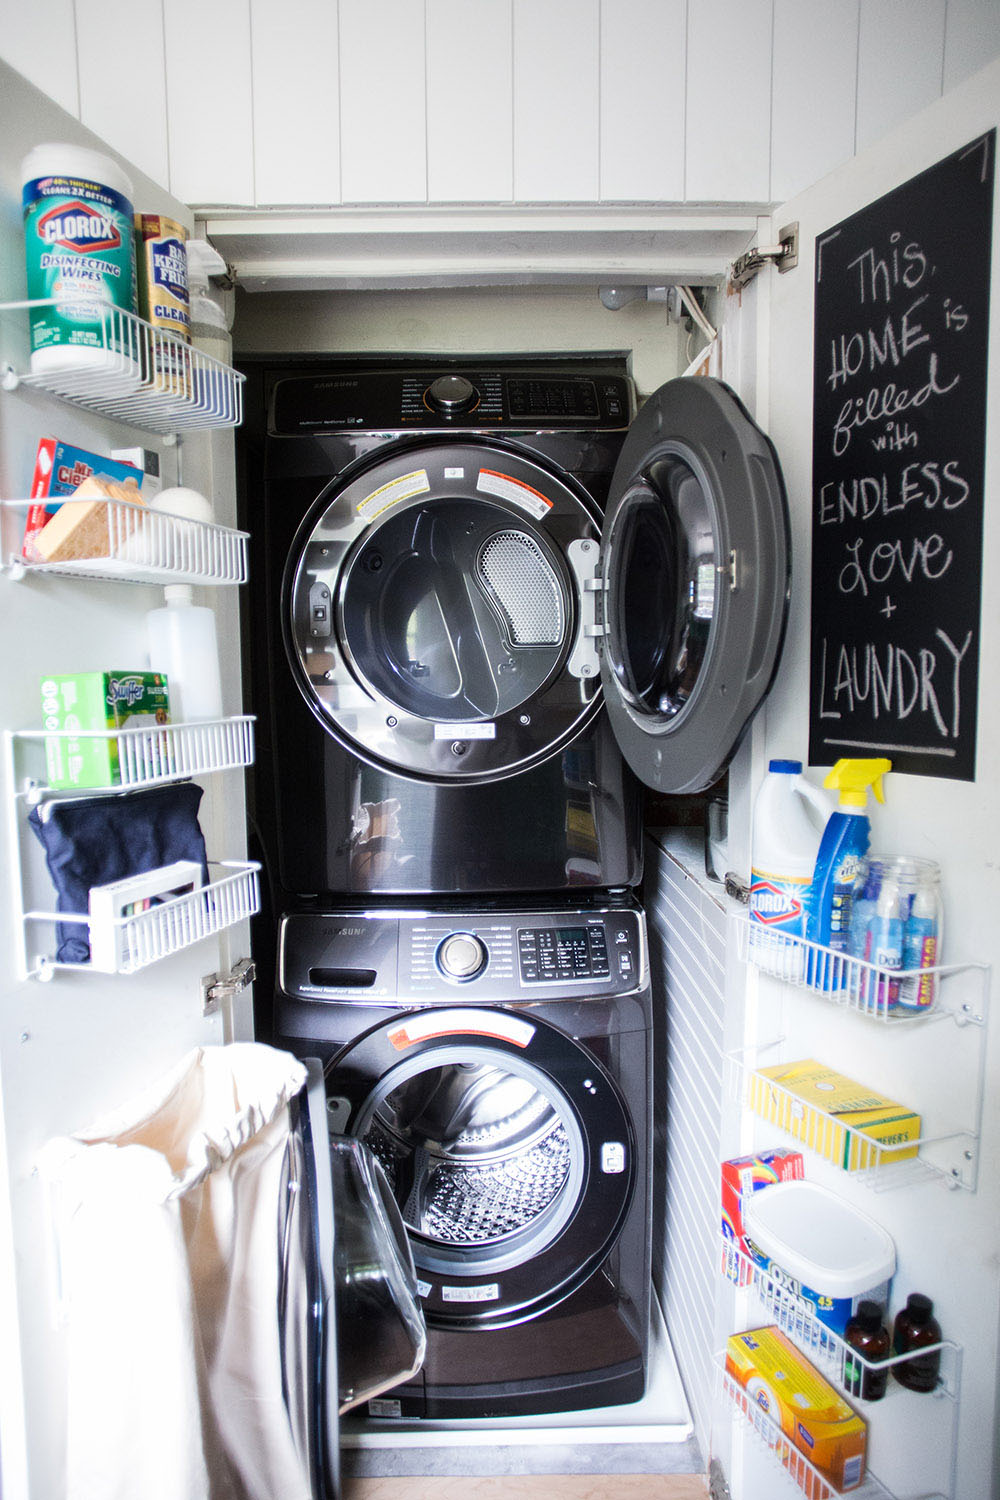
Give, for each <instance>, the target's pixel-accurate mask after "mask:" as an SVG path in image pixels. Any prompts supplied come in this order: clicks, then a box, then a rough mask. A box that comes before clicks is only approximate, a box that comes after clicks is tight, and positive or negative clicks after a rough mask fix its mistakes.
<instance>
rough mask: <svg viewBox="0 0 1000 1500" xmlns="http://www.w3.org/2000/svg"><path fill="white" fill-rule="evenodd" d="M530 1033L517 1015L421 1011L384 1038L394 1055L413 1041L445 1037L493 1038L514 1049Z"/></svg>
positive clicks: (523, 1044) (523, 1043) (524, 1043)
mask: <svg viewBox="0 0 1000 1500" xmlns="http://www.w3.org/2000/svg"><path fill="white" fill-rule="evenodd" d="M534 1034H535V1028H534V1026H532V1025H530V1024H529V1022H527V1021H521V1020H519V1019H518V1017H517V1016H510V1015H507V1014H506V1013H505V1012H504V1011H497V1010H474V1009H472V1008H471V1007H470V1008H468V1009H466V1010H444V1011H440V1010H439V1011H433V1010H424V1011H421V1012H420V1013H419V1014H418V1015H412V1016H407V1017H406V1019H405V1020H404V1021H401V1022H400V1024H399V1025H398V1026H397V1027H395V1028H394V1029H393V1030H392V1031H390V1032H389V1033H388V1036H389V1041H390V1042H391V1043H392V1045H393V1046H394V1047H395V1049H396V1051H397V1052H405V1051H406V1049H407V1047H414V1046H416V1044H417V1042H427V1041H430V1040H432V1039H433V1038H437V1037H445V1036H485V1037H493V1038H494V1039H495V1040H497V1041H500V1042H513V1044H514V1046H515V1047H526V1046H527V1045H528V1043H529V1042H530V1041H531V1038H532V1037H533V1036H534Z"/></svg>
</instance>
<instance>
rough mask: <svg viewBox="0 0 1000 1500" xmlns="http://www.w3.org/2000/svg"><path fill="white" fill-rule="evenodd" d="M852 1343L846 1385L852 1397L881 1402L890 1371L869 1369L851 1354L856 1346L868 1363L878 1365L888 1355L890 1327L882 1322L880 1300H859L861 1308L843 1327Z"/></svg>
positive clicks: (850, 1343) (845, 1364) (845, 1359)
mask: <svg viewBox="0 0 1000 1500" xmlns="http://www.w3.org/2000/svg"><path fill="white" fill-rule="evenodd" d="M844 1339H845V1340H846V1342H847V1343H848V1344H849V1345H850V1347H849V1348H848V1350H847V1353H846V1354H845V1356H844V1386H845V1387H846V1390H847V1393H848V1395H849V1396H860V1397H861V1399H862V1401H881V1399H882V1397H883V1396H884V1395H885V1388H886V1386H887V1385H888V1384H889V1371H888V1370H870V1369H869V1368H868V1365H865V1364H862V1363H861V1361H860V1360H859V1359H855V1358H854V1357H853V1355H852V1353H851V1351H852V1350H853V1349H856V1350H857V1351H858V1353H859V1354H862V1355H864V1357H865V1359H866V1360H867V1361H868V1364H878V1362H879V1361H880V1360H883V1359H888V1357H889V1345H890V1339H889V1330H888V1328H886V1327H885V1326H884V1325H883V1323H882V1309H881V1308H880V1307H879V1305H878V1303H877V1302H859V1303H858V1310H857V1312H856V1313H855V1314H854V1316H853V1317H852V1318H851V1320H850V1322H849V1323H848V1325H847V1327H846V1328H845V1329H844Z"/></svg>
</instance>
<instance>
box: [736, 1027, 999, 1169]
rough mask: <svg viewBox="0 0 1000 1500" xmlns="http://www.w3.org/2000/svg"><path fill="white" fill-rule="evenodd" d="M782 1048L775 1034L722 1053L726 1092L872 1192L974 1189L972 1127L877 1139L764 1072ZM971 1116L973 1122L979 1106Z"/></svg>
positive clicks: (975, 1140) (975, 1147) (780, 1055)
mask: <svg viewBox="0 0 1000 1500" xmlns="http://www.w3.org/2000/svg"><path fill="white" fill-rule="evenodd" d="M751 1051H752V1054H753V1060H752V1061H751ZM784 1051H785V1042H784V1039H783V1038H780V1037H779V1038H775V1039H773V1040H771V1041H768V1042H765V1043H762V1044H759V1045H758V1046H757V1047H756V1048H753V1049H747V1050H745V1051H734V1052H729V1053H727V1054H726V1062H725V1074H726V1081H727V1088H728V1091H729V1094H730V1097H732V1098H734V1099H736V1100H737V1101H738V1102H740V1103H741V1104H742V1106H743V1107H744V1108H745V1109H748V1110H750V1111H751V1112H752V1113H754V1114H756V1115H758V1116H760V1118H761V1119H762V1120H766V1121H769V1122H770V1123H771V1124H773V1125H775V1126H777V1128H778V1129H779V1130H781V1131H782V1132H783V1133H784V1134H786V1135H788V1136H790V1137H791V1138H792V1139H794V1140H796V1141H798V1142H799V1143H800V1144H802V1145H804V1146H805V1147H806V1148H807V1149H808V1150H810V1151H815V1152H816V1153H817V1155H819V1156H821V1157H825V1158H826V1159H827V1160H829V1161H832V1162H833V1164H834V1166H837V1167H839V1168H840V1169H841V1171H844V1172H849V1173H850V1175H851V1177H852V1178H853V1179H854V1180H855V1181H857V1182H861V1183H863V1184H864V1185H865V1186H866V1187H869V1188H872V1189H874V1190H875V1191H876V1192H884V1191H886V1190H889V1189H893V1188H903V1187H914V1186H916V1185H918V1184H920V1183H925V1182H933V1181H935V1180H937V1181H942V1180H943V1181H945V1182H947V1183H948V1185H949V1186H951V1187H961V1188H965V1189H966V1190H967V1191H969V1192H974V1191H975V1187H976V1169H977V1164H978V1154H979V1153H978V1145H979V1132H978V1129H977V1128H973V1127H965V1126H962V1125H960V1124H958V1123H955V1124H954V1125H953V1126H952V1127H950V1128H948V1129H942V1130H940V1131H937V1130H936V1131H934V1132H933V1133H926V1134H920V1135H916V1136H914V1137H913V1138H912V1139H908V1140H896V1141H884V1140H879V1139H878V1137H877V1136H876V1135H875V1134H873V1133H871V1132H869V1131H866V1130H865V1129H864V1128H863V1127H861V1126H858V1125H856V1124H845V1122H844V1120H842V1119H841V1118H839V1117H838V1116H837V1115H835V1114H832V1113H827V1112H826V1111H825V1110H823V1109H821V1108H820V1107H819V1106H818V1105H817V1104H813V1103H808V1104H806V1103H803V1101H802V1100H801V1098H800V1097H799V1096H798V1095H797V1094H796V1093H794V1092H793V1090H792V1089H791V1088H786V1087H783V1085H782V1084H781V1083H780V1082H778V1081H777V1080H776V1079H774V1078H770V1077H768V1076H767V1074H766V1073H765V1072H764V1071H763V1069H764V1067H766V1066H767V1064H768V1062H769V1061H771V1060H773V1061H774V1062H776V1063H777V1062H779V1061H783V1060H784V1058H783V1053H784ZM975 1118H976V1120H977V1121H978V1118H979V1115H978V1107H977V1108H976V1110H975Z"/></svg>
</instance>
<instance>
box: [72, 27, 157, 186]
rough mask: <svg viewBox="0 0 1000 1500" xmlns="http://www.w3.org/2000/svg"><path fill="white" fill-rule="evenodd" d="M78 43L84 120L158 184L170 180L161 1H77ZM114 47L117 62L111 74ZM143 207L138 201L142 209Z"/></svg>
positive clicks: (89, 127)
mask: <svg viewBox="0 0 1000 1500" xmlns="http://www.w3.org/2000/svg"><path fill="white" fill-rule="evenodd" d="M112 39H114V40H112ZM76 43H77V57H78V63H79V75H80V119H81V121H82V123H83V124H84V125H86V126H87V127H88V129H90V130H93V131H95V132H96V133H97V134H98V135H100V136H103V137H104V139H105V140H106V141H107V143H108V145H109V146H113V147H114V148H115V150H116V151H120V152H121V153H122V155H123V156H126V157H128V159H129V160H130V161H134V162H135V164H136V166H137V167H141V168H142V170H143V171H144V172H146V173H147V174H148V175H149V176H150V177H155V178H156V180H157V182H166V180H167V80H166V71H165V66H164V55H163V6H162V3H161V0H76ZM112 49H113V50H114V52H115V54H116V56H115V59H114V61H115V62H116V63H117V65H116V66H114V70H113V75H110V76H109V63H110V62H111V61H112V59H111V56H110V52H111V50H112ZM143 207H144V205H143V204H141V203H136V204H135V208H136V210H137V211H140V212H141V211H142V209H143Z"/></svg>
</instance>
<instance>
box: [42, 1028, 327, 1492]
mask: <svg viewBox="0 0 1000 1500" xmlns="http://www.w3.org/2000/svg"><path fill="white" fill-rule="evenodd" d="M305 1081H306V1067H305V1066H304V1065H303V1064H302V1063H300V1062H299V1061H297V1060H296V1059H295V1058H293V1057H292V1056H291V1055H290V1054H288V1053H284V1052H280V1051H277V1050H275V1049H273V1048H270V1047H265V1046H262V1045H258V1044H255V1043H237V1044H234V1045H232V1046H227V1047H206V1048H198V1049H196V1050H195V1051H193V1052H191V1053H190V1054H188V1055H187V1056H186V1057H184V1058H183V1060H182V1061H181V1062H180V1063H179V1064H178V1066H177V1067H176V1068H175V1070H174V1071H173V1072H172V1073H171V1074H169V1075H168V1076H167V1077H166V1078H164V1079H162V1080H161V1081H160V1082H159V1083H158V1084H157V1085H155V1086H154V1087H152V1088H151V1089H150V1090H149V1091H148V1093H147V1094H145V1095H144V1096H142V1097H140V1098H139V1099H136V1100H133V1101H132V1102H131V1103H129V1104H128V1105H126V1106H124V1107H122V1108H120V1109H118V1110H116V1111H115V1112H114V1113H112V1114H110V1115H108V1116H106V1117H105V1118H103V1119H101V1120H98V1121H97V1122H95V1123H94V1124H93V1125H91V1126H90V1127H89V1128H88V1129H86V1130H82V1131H79V1132H77V1133H75V1134H74V1135H72V1136H68V1137H61V1138H58V1139H56V1140H53V1141H50V1142H49V1144H48V1145H47V1146H46V1148H45V1150H44V1152H43V1156H42V1162H41V1166H42V1170H43V1173H44V1175H45V1178H46V1180H47V1182H48V1185H49V1189H50V1201H51V1204H52V1209H53V1217H54V1226H53V1227H54V1232H55V1243H56V1245H57V1251H58V1257H57V1258H58V1279H59V1288H58V1295H59V1299H60V1305H61V1310H62V1314H63V1318H64V1322H65V1329H66V1338H67V1392H66V1400H67V1453H66V1476H67V1482H66V1500H136V1497H138V1496H141V1497H142V1500H202V1497H205V1500H314V1497H315V1496H317V1495H322V1494H324V1493H325V1492H326V1491H325V1489H324V1488H323V1487H321V1483H322V1482H321V1481H320V1479H319V1478H318V1467H319V1466H321V1465H322V1463H323V1461H324V1460H323V1455H322V1454H321V1453H320V1451H319V1449H320V1445H321V1440H322V1432H323V1427H324V1423H323V1418H322V1412H321V1410H320V1402H321V1401H322V1399H323V1390H322V1387H323V1385H324V1383H325V1382H324V1379H323V1376H322V1375H321V1374H320V1368H321V1365H322V1362H323V1361H324V1360H326V1361H327V1362H328V1368H327V1369H326V1371H325V1374H326V1377H327V1378H329V1377H330V1374H331V1371H332V1368H333V1360H334V1358H335V1354H334V1350H333V1348H332V1343H333V1341H332V1339H328V1340H326V1341H325V1342H326V1344H328V1345H330V1347H329V1348H326V1349H324V1348H323V1342H324V1341H323V1338H322V1330H321V1329H317V1327H316V1326H315V1320H316V1317H317V1315H318V1314H319V1313H320V1312H321V1311H322V1308H323V1306H324V1305H325V1303H326V1302H328V1300H329V1298H328V1296H325V1295H324V1293H323V1289H322V1286H321V1285H317V1282H316V1278H317V1275H319V1274H321V1268H322V1256H320V1255H319V1254H317V1251H316V1246H315V1244H314V1243H313V1236H314V1233H315V1231H316V1227H317V1225H318V1224H319V1223H320V1222H321V1217H322V1216H318V1215H317V1214H316V1212H315V1210H314V1207H313V1205H312V1204H311V1202H310V1201H309V1200H310V1195H311V1194H312V1193H314V1192H315V1190H316V1179H315V1177H314V1176H312V1173H311V1170H310V1163H311V1161H312V1147H311V1145H310V1143H309V1140H308V1136H309V1134H310V1127H309V1122H308V1115H309V1111H308V1109H307V1108H306V1105H305V1102H304V1101H305V1099H306V1095H305V1094H304V1093H302V1092H301V1091H302V1089H303V1085H304V1083H305ZM320 1091H321V1094H322V1082H321V1080H320ZM312 1133H313V1134H314V1135H315V1134H322V1135H323V1137H324V1140H323V1145H324V1146H325V1129H324V1128H323V1126H322V1124H321V1125H320V1129H319V1131H317V1130H316V1129H315V1127H314V1128H313V1132H312ZM310 1179H311V1181H310ZM303 1189H305V1191H303ZM326 1214H327V1220H329V1207H328V1206H327V1208H326ZM332 1389H333V1399H334V1400H335V1398H336V1379H335V1375H334V1376H333V1379H332ZM317 1391H319V1395H317ZM326 1457H327V1459H329V1461H330V1462H332V1463H333V1464H334V1465H335V1464H336V1455H335V1454H333V1455H327V1456H326ZM334 1482H335V1481H334Z"/></svg>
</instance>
